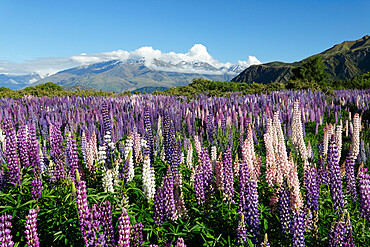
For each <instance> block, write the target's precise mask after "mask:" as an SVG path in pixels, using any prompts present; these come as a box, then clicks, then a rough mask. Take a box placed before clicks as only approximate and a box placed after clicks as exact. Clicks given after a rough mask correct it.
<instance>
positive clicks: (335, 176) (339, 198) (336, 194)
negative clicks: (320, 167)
mask: <svg viewBox="0 0 370 247" xmlns="http://www.w3.org/2000/svg"><path fill="white" fill-rule="evenodd" d="M328 170H329V175H330V179H329V187H330V194H331V197H332V201H333V206H334V211H336V212H338V213H339V214H341V213H342V212H343V210H342V208H343V207H344V201H343V193H342V176H341V174H340V167H339V160H338V148H337V145H336V144H335V141H334V138H332V140H331V141H330V144H329V148H328Z"/></svg>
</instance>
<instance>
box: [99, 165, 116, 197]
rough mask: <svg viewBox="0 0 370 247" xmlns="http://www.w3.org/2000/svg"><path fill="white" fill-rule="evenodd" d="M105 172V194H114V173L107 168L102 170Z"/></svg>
mask: <svg viewBox="0 0 370 247" xmlns="http://www.w3.org/2000/svg"><path fill="white" fill-rule="evenodd" d="M102 171H103V189H104V191H105V192H108V191H109V192H112V193H114V188H113V173H112V170H111V169H107V168H106V167H105V166H103V168H102Z"/></svg>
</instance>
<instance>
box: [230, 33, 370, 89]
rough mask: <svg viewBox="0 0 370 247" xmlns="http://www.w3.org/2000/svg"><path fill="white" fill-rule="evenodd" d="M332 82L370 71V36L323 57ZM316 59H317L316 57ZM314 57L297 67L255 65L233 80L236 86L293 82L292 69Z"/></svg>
mask: <svg viewBox="0 0 370 247" xmlns="http://www.w3.org/2000/svg"><path fill="white" fill-rule="evenodd" d="M316 55H320V56H321V57H322V59H323V61H324V64H325V65H326V72H327V73H328V74H329V76H330V79H332V80H345V79H349V78H352V77H354V76H356V75H359V74H361V73H366V72H369V71H370V36H369V35H366V36H364V37H363V38H361V39H359V40H355V41H344V42H343V43H340V44H337V45H334V46H333V47H332V48H330V49H328V50H326V51H323V52H321V53H319V54H316ZM316 55H314V56H316ZM312 57H313V56H310V57H308V58H306V59H303V60H301V61H298V62H294V63H284V62H270V63H265V64H260V65H252V66H250V67H248V68H247V69H245V70H244V71H243V72H242V73H240V74H239V75H238V76H236V77H235V78H233V79H232V81H234V82H244V83H252V82H256V83H263V84H268V83H271V82H287V81H288V80H290V79H291V78H293V76H294V74H293V72H292V68H295V67H299V66H301V65H302V64H303V63H304V62H305V61H307V60H308V59H310V58H312Z"/></svg>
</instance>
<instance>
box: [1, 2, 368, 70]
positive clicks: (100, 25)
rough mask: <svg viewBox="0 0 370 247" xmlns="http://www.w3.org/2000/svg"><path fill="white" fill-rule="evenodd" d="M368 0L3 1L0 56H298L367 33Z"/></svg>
mask: <svg viewBox="0 0 370 247" xmlns="http://www.w3.org/2000/svg"><path fill="white" fill-rule="evenodd" d="M369 13H370V1H365V0H364V1H317V0H312V1H292V0H291V1H215V0H213V1H173V0H172V1H154V0H152V1H140V0H136V1H113V0H111V1H109V0H107V1H94V0H89V1H87V0H86V1H32V0H29V1H21V0H0V31H1V36H0V60H7V61H12V62H23V61H26V60H30V59H36V58H40V57H43V58H44V57H68V56H72V55H76V54H81V53H87V54H92V53H100V52H108V51H114V50H119V49H121V50H126V51H133V50H135V49H138V48H140V47H143V46H151V47H153V48H154V49H159V50H161V51H162V52H171V51H173V52H177V53H186V52H188V51H189V49H190V48H191V47H192V46H193V45H194V44H203V45H204V46H206V47H207V50H208V52H209V53H210V54H211V55H212V56H213V57H214V58H215V59H217V60H219V61H222V62H232V63H236V62H237V61H238V60H247V59H248V56H250V55H252V56H256V57H257V58H258V59H259V60H260V61H261V62H269V61H276V60H279V61H285V62H292V61H296V60H300V59H302V58H305V57H307V56H310V55H312V54H315V53H318V52H321V51H323V50H325V49H328V48H330V47H331V46H333V45H334V44H336V43H339V42H342V41H344V40H355V39H359V38H361V37H362V36H364V35H366V34H370V25H369V24H370V14H369Z"/></svg>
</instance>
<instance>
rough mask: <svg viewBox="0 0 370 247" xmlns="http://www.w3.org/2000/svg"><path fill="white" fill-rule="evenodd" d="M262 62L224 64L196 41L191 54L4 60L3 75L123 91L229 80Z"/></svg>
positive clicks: (143, 51) (148, 51) (146, 50)
mask: <svg viewBox="0 0 370 247" xmlns="http://www.w3.org/2000/svg"><path fill="white" fill-rule="evenodd" d="M259 63H260V62H259V61H258V59H257V58H256V57H253V56H249V57H248V60H247V61H238V63H237V64H231V63H222V62H220V61H218V60H216V59H214V58H213V57H212V56H211V55H210V54H209V53H208V51H207V48H206V47H205V46H203V45H201V44H195V45H194V46H193V47H192V48H191V49H190V50H189V52H187V53H175V52H169V53H164V52H162V51H160V50H155V49H153V48H152V47H141V48H139V49H137V50H135V51H130V52H129V51H122V50H118V51H112V52H103V53H96V54H85V53H82V54H80V55H75V56H71V57H66V58H40V59H36V60H30V61H26V62H25V63H11V62H6V61H5V62H4V61H1V60H0V65H1V66H0V74H1V73H4V72H5V73H7V74H11V73H17V74H20V73H25V72H26V73H25V74H29V73H31V72H37V73H38V74H39V77H41V78H38V79H37V82H36V84H40V83H44V82H54V83H57V84H60V85H66V86H74V85H82V86H89V87H93V88H96V89H102V90H110V91H116V92H121V91H126V90H136V89H140V88H141V87H146V88H148V87H156V88H158V87H161V88H168V87H173V86H180V85H187V84H189V83H190V82H191V81H192V80H193V79H195V78H205V79H210V80H222V81H229V80H231V79H232V78H233V77H235V76H236V75H238V74H239V73H240V72H242V71H243V70H245V69H246V68H247V67H249V66H250V65H252V64H259ZM15 81H16V80H15ZM17 82H18V81H17Z"/></svg>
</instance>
